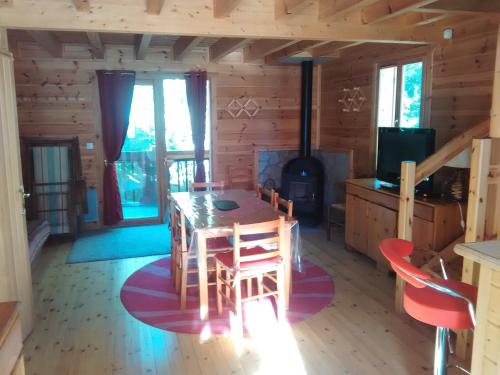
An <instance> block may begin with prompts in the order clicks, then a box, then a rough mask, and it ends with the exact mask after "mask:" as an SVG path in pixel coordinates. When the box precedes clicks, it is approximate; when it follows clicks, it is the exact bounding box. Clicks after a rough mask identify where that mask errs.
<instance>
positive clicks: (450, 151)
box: [415, 120, 490, 185]
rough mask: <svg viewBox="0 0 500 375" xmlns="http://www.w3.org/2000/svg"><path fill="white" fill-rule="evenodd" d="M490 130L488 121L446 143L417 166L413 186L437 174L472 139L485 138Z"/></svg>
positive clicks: (470, 142) (469, 143)
mask: <svg viewBox="0 0 500 375" xmlns="http://www.w3.org/2000/svg"><path fill="white" fill-rule="evenodd" d="M489 129H490V120H486V121H483V122H481V123H479V124H477V125H476V126H473V127H472V128H469V129H467V130H466V131H465V132H463V133H462V134H460V135H458V136H456V137H455V138H453V139H452V140H451V141H449V142H448V143H446V144H445V145H444V146H443V147H441V148H440V149H439V150H438V151H437V152H435V153H434V154H432V155H431V156H430V157H428V158H427V159H425V160H424V161H423V162H421V163H420V164H418V165H417V169H416V171H415V185H418V184H419V183H421V182H422V181H423V180H424V179H425V178H426V177H428V176H430V175H432V174H434V173H435V172H437V171H438V170H439V169H440V168H441V167H443V166H444V165H445V164H446V163H448V162H449V161H450V160H451V159H453V158H454V157H455V156H457V155H458V154H460V153H461V152H462V151H463V150H465V149H466V148H467V147H469V146H470V145H471V144H472V140H473V139H478V138H486V137H487V136H488V132H489Z"/></svg>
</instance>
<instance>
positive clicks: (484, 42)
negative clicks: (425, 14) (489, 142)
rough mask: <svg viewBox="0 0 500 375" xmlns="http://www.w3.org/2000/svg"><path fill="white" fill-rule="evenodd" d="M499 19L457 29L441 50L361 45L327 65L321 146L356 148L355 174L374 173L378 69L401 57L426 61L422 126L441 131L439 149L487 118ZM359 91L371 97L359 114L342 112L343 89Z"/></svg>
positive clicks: (469, 23) (456, 27) (438, 138)
mask: <svg viewBox="0 0 500 375" xmlns="http://www.w3.org/2000/svg"><path fill="white" fill-rule="evenodd" d="M497 25H498V22H497V21H492V20H489V19H484V18H479V19H472V20H469V21H467V22H462V23H458V24H456V25H454V27H453V28H454V32H455V37H454V40H453V41H450V42H444V43H443V44H442V45H440V46H432V47H430V46H429V47H408V46H403V45H399V46H395V45H386V46H381V45H367V44H364V45H360V46H358V47H354V48H352V49H348V50H346V52H345V53H344V54H343V55H342V57H341V58H339V59H337V60H335V61H333V62H331V63H328V64H326V65H324V66H323V72H322V96H321V98H322V104H321V108H322V111H321V143H320V147H321V148H329V147H338V148H347V149H353V150H354V169H355V174H356V175H357V176H360V177H373V176H374V174H375V170H374V168H375V142H376V126H375V119H376V117H375V105H374V103H375V95H376V93H375V85H374V82H375V79H376V67H377V65H378V64H383V63H386V62H390V61H397V60H398V59H406V58H411V57H414V56H422V57H425V58H426V59H427V61H428V64H427V70H426V73H427V77H428V79H427V85H428V86H427V89H428V92H427V93H426V95H425V98H424V109H425V117H424V126H431V127H433V128H435V129H436V130H437V146H438V147H440V146H442V145H443V144H444V143H446V142H447V141H448V140H449V139H451V138H452V137H453V136H455V135H457V134H459V133H460V132H462V131H463V130H464V129H466V128H468V127H470V126H473V125H475V124H477V123H478V122H480V121H481V120H484V119H485V118H487V117H488V116H489V110H490V107H491V91H492V82H493V69H494V55H495V43H496V31H497ZM353 87H360V88H361V89H362V91H363V93H364V94H365V96H366V97H367V101H366V102H365V104H364V105H363V107H362V109H361V111H360V112H349V113H346V112H342V106H341V104H340V103H338V99H340V98H341V97H342V94H343V92H342V89H343V88H353Z"/></svg>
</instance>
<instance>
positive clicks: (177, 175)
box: [168, 157, 210, 193]
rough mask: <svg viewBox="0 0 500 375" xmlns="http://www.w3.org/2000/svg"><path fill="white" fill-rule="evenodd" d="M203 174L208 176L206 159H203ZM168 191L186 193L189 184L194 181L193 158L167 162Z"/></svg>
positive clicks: (208, 164)
mask: <svg viewBox="0 0 500 375" xmlns="http://www.w3.org/2000/svg"><path fill="white" fill-rule="evenodd" d="M203 160H204V161H203V164H204V165H205V174H206V175H207V176H210V163H209V162H208V158H204V159H203ZM168 166H169V167H168V181H169V191H170V192H172V193H175V192H181V191H188V190H189V184H190V183H191V182H193V181H194V176H195V173H196V162H195V159H194V157H183V158H176V159H174V160H171V159H170V160H168Z"/></svg>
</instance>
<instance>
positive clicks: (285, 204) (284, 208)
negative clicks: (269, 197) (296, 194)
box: [273, 193, 293, 217]
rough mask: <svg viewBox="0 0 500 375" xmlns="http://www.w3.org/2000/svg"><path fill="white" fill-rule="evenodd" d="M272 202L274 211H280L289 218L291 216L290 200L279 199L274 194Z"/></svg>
mask: <svg viewBox="0 0 500 375" xmlns="http://www.w3.org/2000/svg"><path fill="white" fill-rule="evenodd" d="M273 201H274V203H273V207H274V209H275V210H280V211H281V212H284V213H285V214H286V215H287V216H289V217H292V216H293V202H292V201H291V200H286V199H284V198H281V197H280V195H279V194H278V193H274V199H273Z"/></svg>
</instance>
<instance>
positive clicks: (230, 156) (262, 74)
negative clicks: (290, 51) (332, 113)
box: [214, 65, 318, 179]
mask: <svg viewBox="0 0 500 375" xmlns="http://www.w3.org/2000/svg"><path fill="white" fill-rule="evenodd" d="M317 71H318V69H315V77H316V78H317V77H318V72H317ZM300 79H301V78H300V70H299V69H298V68H297V67H295V66H288V67H276V66H257V65H253V66H251V65H249V66H244V65H233V66H231V67H229V68H228V69H227V70H226V71H221V72H219V74H218V76H217V78H216V81H215V82H216V83H215V86H216V89H215V96H216V115H217V125H216V129H215V133H216V137H215V139H214V142H215V144H214V152H215V155H214V161H215V165H214V170H215V172H216V173H215V176H214V177H215V179H227V168H228V167H234V168H239V167H242V168H245V167H247V168H249V169H250V170H252V172H253V176H252V178H254V177H255V172H256V171H255V168H256V167H257V166H256V165H254V164H255V162H254V160H255V157H254V156H255V155H254V152H258V150H259V149H270V150H275V149H292V150H293V149H298V147H299V139H300V138H299V131H300V121H299V119H300ZM316 85H317V79H315V81H314V86H316ZM316 91H317V90H316V88H315V87H313V119H312V120H313V128H312V136H311V138H312V139H313V140H315V139H316V129H317V124H316V120H317V119H316V102H317V95H316ZM249 98H251V99H252V100H254V101H255V103H257V106H258V107H259V111H258V113H257V114H256V116H254V117H250V116H248V115H246V114H244V113H243V114H242V115H241V116H239V117H238V118H236V119H234V118H233V117H232V116H231V115H230V114H229V113H228V111H227V107H228V105H229V104H230V103H231V101H232V100H234V99H237V100H238V101H239V102H241V103H245V102H246V101H247V100H248V99H249ZM313 147H314V144H313Z"/></svg>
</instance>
